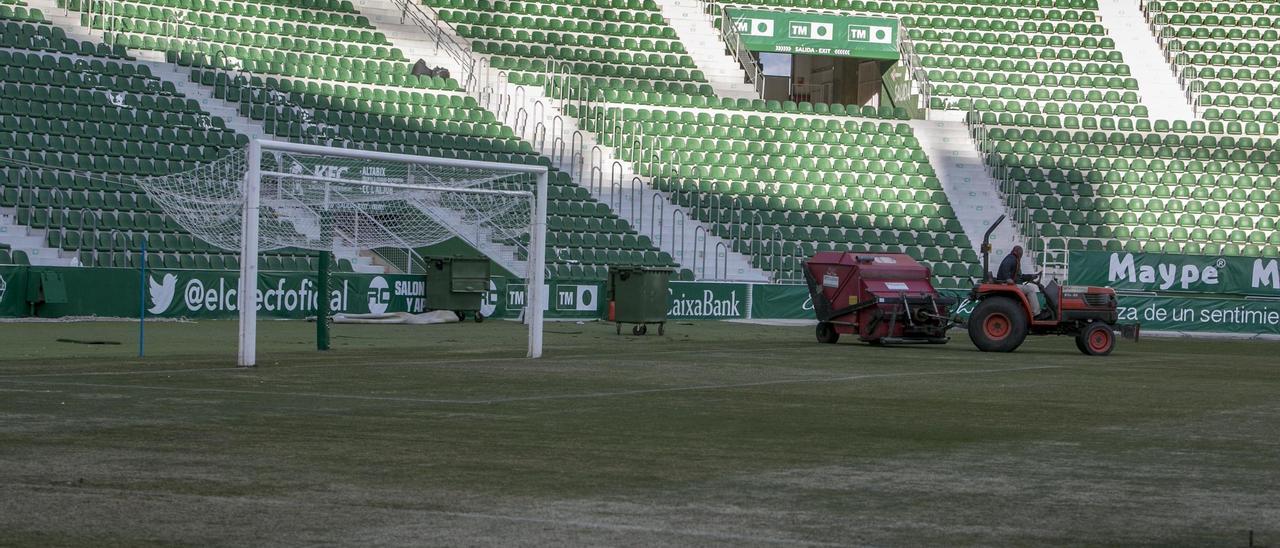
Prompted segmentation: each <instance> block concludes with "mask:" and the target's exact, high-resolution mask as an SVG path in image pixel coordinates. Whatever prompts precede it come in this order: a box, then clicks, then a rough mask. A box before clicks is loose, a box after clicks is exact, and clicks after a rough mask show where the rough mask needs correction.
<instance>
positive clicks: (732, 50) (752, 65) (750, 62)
mask: <svg viewBox="0 0 1280 548" xmlns="http://www.w3.org/2000/svg"><path fill="white" fill-rule="evenodd" d="M720 38H721V39H722V40H724V44H725V47H726V48H727V49H728V50H729V55H730V56H731V57H733V58H734V60H736V61H737V62H738V65H739V66H741V67H742V70H743V71H744V72H746V74H747V80H748V83H750V84H751V86H752V87H754V88H755V90H756V96H757V97H764V69H763V68H762V67H761V66H760V63H759V61H757V60H756V57H755V56H754V55H752V54H751V50H749V49H747V47H746V44H744V43H743V41H742V35H741V34H739V33H738V25H737V23H736V22H735V21H734V20H733V19H732V18H730V17H729V10H721V15H720Z"/></svg>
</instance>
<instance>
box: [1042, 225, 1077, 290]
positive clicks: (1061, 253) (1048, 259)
mask: <svg viewBox="0 0 1280 548" xmlns="http://www.w3.org/2000/svg"><path fill="white" fill-rule="evenodd" d="M1055 242H1059V243H1061V244H1062V245H1061V246H1060V247H1058V246H1054V245H1053V244H1054V243H1055ZM1040 248H1041V249H1042V250H1043V251H1042V252H1041V253H1040V272H1046V273H1048V274H1049V276H1050V277H1051V279H1056V280H1058V283H1060V284H1066V283H1067V276H1068V274H1069V273H1070V266H1071V265H1070V260H1069V257H1070V256H1071V253H1070V251H1069V250H1068V247H1067V238H1061V237H1044V238H1041V239H1040Z"/></svg>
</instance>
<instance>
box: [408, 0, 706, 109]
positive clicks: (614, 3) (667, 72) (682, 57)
mask: <svg viewBox="0 0 1280 548" xmlns="http://www.w3.org/2000/svg"><path fill="white" fill-rule="evenodd" d="M426 4H427V5H429V6H431V7H433V8H434V9H436V10H437V12H438V13H439V14H440V17H441V18H442V19H443V20H444V21H446V22H448V23H450V24H452V25H454V26H455V28H456V29H457V32H458V34H459V35H460V36H462V37H463V38H466V39H469V40H471V44H472V48H473V49H474V51H476V52H477V53H480V54H489V55H490V64H491V65H492V66H493V67H494V68H496V69H502V70H505V71H507V72H508V74H509V76H508V78H509V80H510V82H511V83H513V84H526V85H535V86H545V87H546V88H547V90H548V92H550V93H549V95H550V96H552V97H562V96H565V95H566V94H568V93H570V92H569V89H568V87H566V86H576V87H578V88H579V89H589V90H591V93H593V94H594V93H596V92H598V91H619V90H629V91H642V92H657V93H669V94H673V95H676V94H678V95H683V96H701V97H712V96H714V94H715V93H714V91H713V90H712V88H711V86H710V85H709V84H707V80H706V78H705V77H704V76H703V74H702V72H701V71H700V70H698V69H697V66H696V65H695V64H694V62H693V58H692V57H690V56H689V55H688V53H687V52H686V51H685V48H684V45H683V44H682V43H681V42H680V39H679V37H677V36H676V32H675V30H674V29H672V28H671V27H670V26H669V25H668V24H667V22H666V20H665V19H664V17H663V15H662V13H661V11H660V9H659V7H658V5H657V4H656V3H655V2H654V1H653V0H593V1H590V2H583V3H570V2H507V1H501V0H499V1H492V2H491V1H489V0H431V1H429V2H426ZM549 75H550V76H549ZM566 80H567V81H568V83H567V84H566Z"/></svg>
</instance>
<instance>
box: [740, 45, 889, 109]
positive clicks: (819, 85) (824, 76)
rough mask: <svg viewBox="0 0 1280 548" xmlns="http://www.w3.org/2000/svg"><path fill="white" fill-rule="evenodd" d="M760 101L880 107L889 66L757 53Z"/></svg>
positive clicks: (858, 60)
mask: <svg viewBox="0 0 1280 548" xmlns="http://www.w3.org/2000/svg"><path fill="white" fill-rule="evenodd" d="M759 56H760V63H761V65H762V66H763V67H764V70H763V75H762V76H763V79H764V82H763V86H762V90H761V95H760V98H761V99H769V100H777V101H795V102H802V101H804V102H810V103H841V104H846V105H873V106H880V105H881V104H882V102H883V101H882V97H881V93H883V92H884V89H885V88H886V84H885V74H886V73H887V72H888V71H889V69H890V68H892V66H893V63H892V62H888V61H881V60H875V59H856V58H849V57H831V56H825V55H806V54H788V53H760V54H759Z"/></svg>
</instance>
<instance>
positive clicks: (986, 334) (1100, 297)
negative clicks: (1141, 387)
mask: <svg viewBox="0 0 1280 548" xmlns="http://www.w3.org/2000/svg"><path fill="white" fill-rule="evenodd" d="M1002 221H1004V215H1001V216H1000V218H998V219H996V222H994V223H992V224H991V227H990V228H988V229H987V233H986V234H985V235H983V237H982V272H983V279H982V282H981V283H979V284H977V285H976V286H974V288H973V290H972V291H970V293H969V300H970V301H972V302H974V303H976V304H975V305H974V308H973V313H972V314H970V315H969V339H970V340H972V341H973V344H974V346H977V347H978V350H981V351H983V352H1012V351H1013V350H1015V349H1016V348H1018V346H1019V345H1021V344H1022V341H1023V340H1025V339H1026V338H1027V335H1070V336H1074V337H1075V338H1076V347H1077V348H1079V349H1080V351H1081V352H1083V353H1085V354H1087V355H1091V356H1105V355H1107V354H1110V353H1111V350H1112V349H1113V348H1114V347H1115V331H1116V329H1117V328H1119V329H1120V330H1121V332H1122V333H1123V335H1124V336H1125V337H1126V338H1131V339H1133V340H1134V341H1137V340H1138V332H1139V329H1140V326H1138V325H1136V324H1135V325H1125V326H1117V324H1116V319H1117V312H1116V304H1117V303H1116V292H1115V290H1114V289H1111V288H1109V287H1085V286H1070V285H1068V286H1063V285H1060V284H1058V282H1057V280H1053V281H1050V282H1049V285H1041V284H1040V274H1034V275H1031V274H1029V275H1024V276H1022V277H1021V279H1019V280H1017V281H1018V282H1020V283H1033V284H1035V285H1036V287H1038V288H1039V289H1040V293H1041V294H1042V295H1044V298H1045V301H1046V302H1045V306H1044V308H1043V310H1042V311H1041V313H1040V315H1039V316H1036V317H1032V315H1031V303H1030V302H1029V301H1028V300H1027V297H1026V295H1025V294H1023V292H1022V289H1020V288H1019V287H1018V284H1017V283H1014V282H1009V281H996V280H994V279H993V278H994V277H993V276H992V275H991V268H990V255H991V242H990V239H991V232H992V231H994V230H995V229H996V227H997V226H999V225H1000V223H1001V222H1002Z"/></svg>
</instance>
